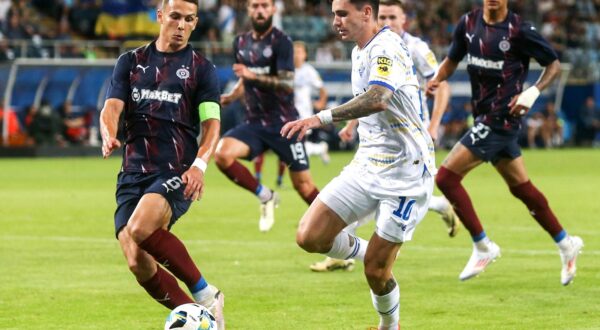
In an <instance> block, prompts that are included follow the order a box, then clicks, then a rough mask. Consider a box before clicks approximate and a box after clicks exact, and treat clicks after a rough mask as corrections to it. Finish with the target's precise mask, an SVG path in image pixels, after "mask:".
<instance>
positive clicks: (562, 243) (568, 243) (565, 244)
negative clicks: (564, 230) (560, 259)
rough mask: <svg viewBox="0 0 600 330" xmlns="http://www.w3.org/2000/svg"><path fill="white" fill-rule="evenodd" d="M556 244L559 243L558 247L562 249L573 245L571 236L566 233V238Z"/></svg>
mask: <svg viewBox="0 0 600 330" xmlns="http://www.w3.org/2000/svg"><path fill="white" fill-rule="evenodd" d="M556 245H558V248H559V249H561V250H567V249H569V248H570V247H571V237H570V236H569V235H566V236H565V238H563V239H561V240H560V242H558V243H556Z"/></svg>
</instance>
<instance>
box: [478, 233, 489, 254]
mask: <svg viewBox="0 0 600 330" xmlns="http://www.w3.org/2000/svg"><path fill="white" fill-rule="evenodd" d="M490 242H492V241H491V240H490V238H489V237H487V236H486V237H484V238H482V239H480V240H479V241H477V242H475V246H476V247H477V250H479V251H482V252H487V250H488V244H490Z"/></svg>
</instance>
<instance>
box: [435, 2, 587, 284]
mask: <svg viewBox="0 0 600 330" xmlns="http://www.w3.org/2000/svg"><path fill="white" fill-rule="evenodd" d="M507 1H508V0H484V2H483V10H481V9H477V10H474V11H472V12H469V13H467V14H465V15H464V16H463V17H462V18H461V19H460V21H459V23H458V25H457V26H456V29H455V30H454V36H453V40H452V44H451V46H450V50H449V53H448V56H447V57H446V58H445V59H444V61H443V62H442V64H441V66H440V68H439V70H438V72H437V73H436V74H435V76H434V77H433V78H432V79H431V80H430V81H429V83H428V91H431V92H432V91H435V89H436V87H438V86H439V84H440V82H442V81H445V80H446V79H448V77H450V76H451V75H452V73H454V71H455V70H456V67H457V66H458V63H459V62H460V61H461V60H462V59H463V58H464V57H465V56H467V63H468V66H467V71H468V72H469V78H470V80H471V90H472V99H471V100H472V103H473V116H474V117H475V125H474V126H473V128H471V130H470V131H468V132H467V133H466V134H465V135H464V136H463V138H462V139H461V140H460V143H457V144H456V145H455V146H454V148H453V149H452V151H451V152H450V154H449V155H448V156H447V157H446V159H445V160H444V162H443V163H442V167H441V168H440V171H439V172H438V175H437V177H436V183H437V185H438V187H439V188H440V190H441V191H442V192H443V193H444V195H445V196H446V197H447V198H448V199H449V200H450V202H451V203H452V204H453V205H454V207H455V209H456V212H457V213H458V215H459V216H460V218H461V220H462V222H463V224H464V225H465V227H466V228H467V229H468V230H469V233H470V234H471V237H472V238H473V253H472V255H471V258H470V259H469V261H468V263H467V265H466V266H465V268H464V270H463V271H462V272H461V274H460V275H459V278H460V279H461V280H467V279H469V278H472V277H474V276H476V275H478V274H479V273H481V272H482V271H483V270H484V269H485V268H486V267H487V265H489V264H490V263H491V262H492V261H494V260H495V259H496V258H498V257H499V256H500V248H499V247H498V245H496V243H494V242H492V241H491V240H490V239H489V238H488V237H487V235H486V233H485V231H484V230H483V227H482V225H481V223H480V221H479V218H478V216H477V214H476V213H475V209H474V208H473V204H472V202H471V199H470V197H469V195H468V194H467V191H466V190H465V189H464V187H463V186H462V185H461V181H462V179H463V178H464V177H465V176H466V175H467V174H468V173H469V172H470V171H471V170H472V169H474V168H475V167H477V166H479V165H481V164H482V163H483V162H491V163H492V164H493V165H494V167H495V168H496V170H497V171H498V173H500V175H501V176H502V178H503V179H504V181H505V182H506V184H507V185H508V187H509V189H510V192H511V193H512V194H513V195H514V196H515V197H516V198H518V199H520V200H521V201H522V202H523V203H524V204H525V205H526V206H527V209H528V210H529V212H530V214H531V215H532V216H533V217H534V218H535V220H536V221H537V222H538V223H539V224H540V226H542V228H544V230H546V231H547V232H548V233H549V234H550V236H551V237H552V238H553V239H554V241H555V242H556V244H557V245H558V247H559V252H560V257H561V260H562V270H561V283H562V284H563V285H567V284H569V283H570V282H571V280H572V279H573V277H574V276H575V270H576V267H575V262H576V258H577V255H578V254H579V252H580V250H581V248H582V247H583V241H582V240H581V238H579V237H577V236H569V235H567V232H566V231H565V230H564V229H563V227H562V226H561V224H560V223H559V221H558V219H557V218H556V216H555V215H554V213H553V212H552V210H551V209H550V206H549V205H548V201H547V200H546V197H544V195H543V194H542V193H541V192H540V191H539V190H538V189H537V188H536V187H535V186H534V185H533V184H532V183H531V181H530V179H529V176H528V175H527V171H526V169H525V163H524V161H523V157H522V156H521V149H520V147H519V145H518V143H517V140H518V137H519V131H520V129H521V117H522V116H524V115H525V114H526V113H527V111H528V110H529V109H530V108H531V106H532V105H533V103H534V102H535V100H536V99H537V97H538V96H539V94H540V91H542V90H543V89H545V88H546V87H547V86H548V85H549V84H550V83H551V82H552V80H553V79H554V78H555V77H556V76H557V75H558V73H559V72H560V62H559V61H558V59H557V56H556V53H555V52H554V50H553V49H552V48H551V46H550V45H549V44H548V42H547V41H546V40H545V39H543V38H542V37H541V36H540V35H539V34H538V32H537V31H536V29H535V27H533V26H532V25H531V24H530V23H527V22H524V21H523V20H522V18H521V17H520V16H519V15H516V14H514V13H513V12H511V11H509V10H508V4H507ZM531 57H533V58H535V59H536V61H538V63H540V65H542V66H544V67H545V69H544V71H543V72H542V74H541V76H540V78H539V79H538V81H537V82H536V83H535V85H534V86H531V87H529V88H528V89H526V90H524V91H523V82H524V81H525V78H526V77H527V71H528V69H529V61H530V58H531Z"/></svg>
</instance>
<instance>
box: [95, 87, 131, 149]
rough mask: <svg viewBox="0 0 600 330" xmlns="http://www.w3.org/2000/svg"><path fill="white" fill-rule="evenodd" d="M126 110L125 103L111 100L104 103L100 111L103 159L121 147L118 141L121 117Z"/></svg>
mask: <svg viewBox="0 0 600 330" xmlns="http://www.w3.org/2000/svg"><path fill="white" fill-rule="evenodd" d="M124 108H125V102H123V101H122V100H119V99H115V98H110V99H107V100H106V101H105V102H104V107H103V108H102V111H100V134H101V135H102V157H104V158H107V157H108V156H110V154H111V153H112V152H113V151H114V150H115V149H118V148H120V147H121V142H120V141H119V140H118V139H117V130H118V129H119V117H120V116H121V112H123V109H124Z"/></svg>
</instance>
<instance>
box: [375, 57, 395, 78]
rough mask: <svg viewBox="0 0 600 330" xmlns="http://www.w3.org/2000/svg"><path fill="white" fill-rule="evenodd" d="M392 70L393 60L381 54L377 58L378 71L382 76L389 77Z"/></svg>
mask: <svg viewBox="0 0 600 330" xmlns="http://www.w3.org/2000/svg"><path fill="white" fill-rule="evenodd" d="M391 70H392V60H391V59H389V58H387V57H384V56H380V57H378V58H377V73H378V74H379V75H380V76H383V77H387V76H389V75H390V71H391Z"/></svg>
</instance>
